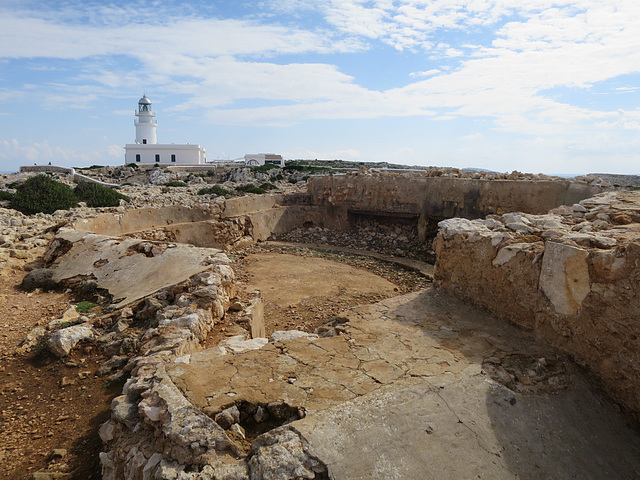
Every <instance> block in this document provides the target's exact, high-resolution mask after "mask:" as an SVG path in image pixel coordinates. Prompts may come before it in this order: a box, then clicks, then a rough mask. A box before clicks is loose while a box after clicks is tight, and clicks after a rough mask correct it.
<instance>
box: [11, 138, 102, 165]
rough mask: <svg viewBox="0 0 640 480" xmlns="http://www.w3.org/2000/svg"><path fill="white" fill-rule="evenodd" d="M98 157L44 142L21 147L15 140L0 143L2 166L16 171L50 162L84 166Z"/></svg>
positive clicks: (92, 153)
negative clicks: (19, 167) (34, 164)
mask: <svg viewBox="0 0 640 480" xmlns="http://www.w3.org/2000/svg"><path fill="white" fill-rule="evenodd" d="M99 156H100V154H99V153H97V152H91V153H79V152H77V151H75V150H74V149H71V148H64V147H60V146H52V145H50V144H49V142H48V141H46V140H45V141H42V142H32V143H30V144H28V145H22V144H21V143H20V142H19V141H18V140H17V139H15V138H14V139H11V140H1V141H0V159H2V160H3V165H5V166H11V167H13V168H15V169H16V170H17V168H18V166H19V165H29V164H31V163H37V164H40V165H44V164H45V163H48V162H51V163H52V164H54V165H61V166H72V165H79V164H86V163H88V162H89V161H90V160H93V159H95V158H96V157H99Z"/></svg>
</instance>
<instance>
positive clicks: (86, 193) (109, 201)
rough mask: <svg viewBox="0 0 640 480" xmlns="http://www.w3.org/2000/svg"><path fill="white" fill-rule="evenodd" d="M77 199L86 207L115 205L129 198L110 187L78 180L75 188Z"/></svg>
mask: <svg viewBox="0 0 640 480" xmlns="http://www.w3.org/2000/svg"><path fill="white" fill-rule="evenodd" d="M75 193H76V196H77V197H78V199H79V200H80V201H82V202H85V203H86V204H87V206H88V207H117V206H118V205H120V200H125V201H126V202H128V201H130V200H131V199H130V198H129V197H127V196H126V195H123V194H122V193H120V192H117V191H115V190H114V189H112V188H109V187H105V186H104V185H100V184H98V183H93V182H80V183H78V185H77V186H76V188H75Z"/></svg>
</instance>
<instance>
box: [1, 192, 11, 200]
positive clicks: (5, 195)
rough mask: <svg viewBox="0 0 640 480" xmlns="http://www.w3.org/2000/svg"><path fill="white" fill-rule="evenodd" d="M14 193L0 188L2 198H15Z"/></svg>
mask: <svg viewBox="0 0 640 480" xmlns="http://www.w3.org/2000/svg"><path fill="white" fill-rule="evenodd" d="M13 195H14V194H13V193H11V192H7V191H6V190H0V200H13Z"/></svg>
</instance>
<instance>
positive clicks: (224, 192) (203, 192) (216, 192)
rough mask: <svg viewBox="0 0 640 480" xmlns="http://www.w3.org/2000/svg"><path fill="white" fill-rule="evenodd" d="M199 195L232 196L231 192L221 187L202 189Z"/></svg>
mask: <svg viewBox="0 0 640 480" xmlns="http://www.w3.org/2000/svg"><path fill="white" fill-rule="evenodd" d="M198 195H218V196H220V195H231V192H230V191H229V190H227V189H226V188H223V187H221V186H220V185H214V186H213V187H206V188H201V189H200V190H198Z"/></svg>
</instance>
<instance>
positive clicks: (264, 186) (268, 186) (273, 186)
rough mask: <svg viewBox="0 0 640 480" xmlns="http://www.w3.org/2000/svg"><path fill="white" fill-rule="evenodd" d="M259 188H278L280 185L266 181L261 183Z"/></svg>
mask: <svg viewBox="0 0 640 480" xmlns="http://www.w3.org/2000/svg"><path fill="white" fill-rule="evenodd" d="M259 188H261V189H263V190H273V189H275V188H278V187H276V186H275V185H274V184H273V183H269V182H265V183H263V184H262V185H260V187H259Z"/></svg>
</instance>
